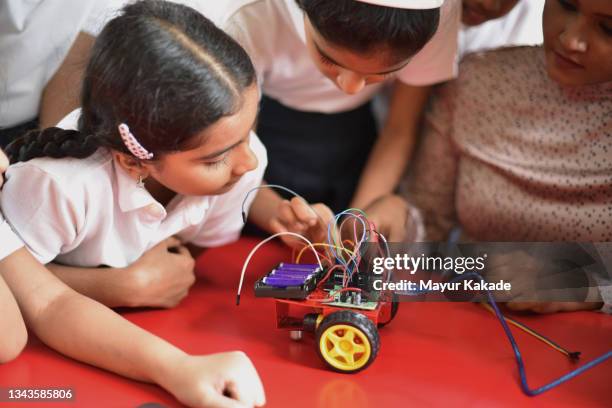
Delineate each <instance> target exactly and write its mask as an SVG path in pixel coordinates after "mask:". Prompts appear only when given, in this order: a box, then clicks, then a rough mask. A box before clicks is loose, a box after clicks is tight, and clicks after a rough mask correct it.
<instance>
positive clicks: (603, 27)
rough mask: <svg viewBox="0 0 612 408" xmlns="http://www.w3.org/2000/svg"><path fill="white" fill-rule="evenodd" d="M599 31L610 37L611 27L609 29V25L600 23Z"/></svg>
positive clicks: (611, 34)
mask: <svg viewBox="0 0 612 408" xmlns="http://www.w3.org/2000/svg"><path fill="white" fill-rule="evenodd" d="M601 30H602V31H603V32H604V34H605V35H607V36H609V37H612V27H610V26H609V25H606V24H603V23H602V24H601Z"/></svg>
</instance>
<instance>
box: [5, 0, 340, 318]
mask: <svg viewBox="0 0 612 408" xmlns="http://www.w3.org/2000/svg"><path fill="white" fill-rule="evenodd" d="M82 99H83V100H82V109H81V113H80V119H79V125H78V129H79V130H78V131H76V130H69V129H70V128H73V127H74V124H75V122H76V117H77V116H78V112H77V113H74V114H72V115H70V116H69V117H68V118H66V120H64V121H63V122H62V123H61V124H60V126H61V127H65V128H66V129H60V128H50V129H46V130H43V131H42V132H34V133H30V134H28V135H26V136H25V137H24V138H22V139H21V140H18V141H16V142H15V143H14V144H12V145H11V146H10V147H9V149H8V153H9V156H10V157H11V159H12V161H14V162H21V163H17V164H15V165H13V166H11V167H10V168H9V170H8V172H7V180H8V181H7V184H6V186H5V188H4V191H3V194H2V206H3V210H4V212H5V215H6V217H7V219H8V220H9V222H10V223H11V224H12V225H13V227H14V228H15V230H16V231H17V232H18V233H19V235H20V236H21V237H22V238H23V240H24V241H25V243H26V244H27V245H28V247H29V249H30V251H31V252H32V253H34V254H35V255H36V257H37V258H38V259H39V260H40V261H41V262H43V263H48V262H50V261H52V260H56V261H57V262H58V263H61V264H62V265H59V264H55V265H51V266H50V268H51V269H52V270H53V272H54V273H56V274H57V275H58V276H59V277H60V278H61V279H62V280H63V281H65V282H66V283H68V285H69V286H71V287H72V288H74V289H76V290H77V291H79V292H81V293H83V294H86V295H88V296H90V297H92V298H94V299H96V300H99V301H101V302H102V303H104V304H106V305H109V306H171V305H173V304H175V303H176V302H178V300H180V299H181V298H182V297H184V296H185V295H186V293H187V290H188V288H189V286H190V285H191V284H192V283H193V271H192V269H193V260H192V259H191V256H190V255H189V252H188V249H187V247H186V246H185V245H189V246H190V249H191V250H192V251H196V252H197V251H198V250H199V249H200V248H204V247H208V246H217V245H222V244H224V243H227V242H230V241H233V240H235V239H236V238H237V237H238V235H239V233H240V230H241V228H242V224H243V220H242V218H241V211H242V209H243V207H244V208H248V206H249V205H250V201H252V200H248V202H246V204H245V205H244V206H243V201H245V199H244V198H245V196H246V195H247V192H249V191H250V190H252V189H254V188H255V187H258V186H259V185H260V182H261V178H262V175H263V171H264V168H265V164H266V156H265V150H264V148H263V146H262V145H261V143H260V142H259V140H258V139H257V137H256V136H255V135H254V134H253V132H252V130H251V129H252V127H253V126H254V123H255V120H256V114H257V104H258V99H259V95H258V92H257V86H256V83H255V72H254V69H253V66H252V64H251V62H250V60H249V58H248V56H247V54H246V53H245V52H244V50H243V49H242V48H241V47H240V46H239V45H238V44H237V43H236V42H234V41H233V40H232V39H231V38H230V37H228V36H227V35H225V34H224V33H223V32H222V31H220V30H219V29H217V28H216V27H215V26H214V25H213V24H212V23H211V22H210V21H208V20H207V19H206V18H204V17H203V16H202V15H201V14H199V13H197V12H196V11H194V10H192V9H190V8H188V7H185V6H181V5H176V4H172V3H167V2H162V1H142V2H137V3H135V4H132V5H129V6H127V7H126V8H125V9H124V10H123V12H122V13H121V15H120V16H119V17H117V18H115V19H113V20H112V21H110V22H109V23H108V24H107V26H106V27H105V28H104V30H103V31H102V33H101V34H100V36H99V37H98V39H97V41H96V43H95V45H94V48H93V51H92V56H91V60H90V62H89V65H88V67H87V71H86V74H85V79H84V85H83V98H82ZM45 156H47V158H43V157H45ZM36 157H40V159H37V160H31V159H34V158H36ZM49 157H53V158H49ZM251 196H252V195H251ZM24 197H27V200H24ZM258 200H260V198H259V197H258ZM256 207H257V208H255V207H254V208H253V212H252V214H253V215H254V213H257V212H258V211H262V212H265V215H266V217H267V218H268V225H276V226H277V229H281V228H284V229H288V230H292V231H297V232H303V233H307V234H308V233H309V234H310V235H311V236H312V235H319V236H321V235H323V234H324V233H325V231H326V228H325V227H326V219H327V218H330V217H331V214H330V213H329V211H328V210H327V209H326V208H325V207H324V206H317V205H315V206H314V209H315V210H316V211H319V212H320V213H323V212H324V214H323V215H322V216H321V215H319V216H317V214H315V213H314V212H313V211H312V209H311V208H309V207H308V206H307V205H306V204H304V203H303V202H302V201H300V200H293V201H292V202H291V203H285V204H284V205H281V206H280V207H279V210H278V212H276V211H271V210H269V208H268V207H267V206H266V203H265V202H263V203H259V204H258V205H257V206H256ZM174 236H176V237H177V238H178V239H175V238H173V237H174ZM147 251H148V252H147ZM168 257H171V258H173V259H174V261H176V262H175V263H178V264H181V267H180V268H178V270H177V268H174V267H173V262H168V263H166V265H161V264H160V262H159V259H167V258H168ZM99 266H106V267H109V268H98V267H99Z"/></svg>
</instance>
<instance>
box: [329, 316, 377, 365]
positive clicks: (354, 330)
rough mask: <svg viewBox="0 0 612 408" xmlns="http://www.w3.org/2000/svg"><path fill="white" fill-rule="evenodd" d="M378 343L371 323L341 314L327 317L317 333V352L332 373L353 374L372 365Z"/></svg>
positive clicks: (358, 317) (359, 317)
mask: <svg viewBox="0 0 612 408" xmlns="http://www.w3.org/2000/svg"><path fill="white" fill-rule="evenodd" d="M379 347H380V340H379V337H378V331H377V329H376V326H375V325H374V323H372V322H371V321H370V320H369V319H368V318H367V317H365V316H364V315H362V314H359V313H356V312H353V311H350V310H345V311H340V312H334V313H332V314H330V315H328V316H327V317H326V318H325V319H323V321H322V322H321V324H320V325H319V328H318V329H317V350H318V352H319V355H320V356H321V358H322V359H323V361H324V362H325V363H326V364H327V365H329V366H330V367H331V368H332V369H333V370H335V371H339V372H344V373H354V372H357V371H359V370H363V369H364V368H366V367H367V366H368V365H369V364H371V363H372V361H374V359H375V358H376V354H378V349H379Z"/></svg>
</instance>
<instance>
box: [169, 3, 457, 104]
mask: <svg viewBox="0 0 612 408" xmlns="http://www.w3.org/2000/svg"><path fill="white" fill-rule="evenodd" d="M179 2H180V3H184V4H187V5H189V6H191V7H193V8H195V9H197V10H198V11H200V12H201V13H202V14H204V15H205V16H206V17H208V18H210V19H211V20H213V21H214V22H215V23H216V24H217V25H218V26H219V27H220V28H222V29H223V30H225V31H226V32H227V33H228V34H230V35H231V36H232V37H233V38H234V39H235V40H237V41H238V42H239V43H240V44H241V45H242V46H243V47H244V48H245V49H246V50H247V52H248V53H249V55H250V57H251V59H252V60H253V63H254V64H255V68H256V70H257V74H258V79H259V84H260V86H261V87H262V90H263V93H264V94H266V95H267V96H269V97H271V98H273V99H276V100H278V101H279V102H281V103H282V104H283V105H285V106H288V107H290V108H293V109H297V110H302V111H315V112H324V113H334V112H342V111H346V110H350V109H354V108H356V107H358V106H360V105H362V104H364V103H365V102H367V101H369V100H370V99H371V98H372V97H373V96H374V94H376V92H377V91H379V90H380V88H381V85H382V84H374V85H368V86H366V88H365V89H363V90H362V91H361V92H359V93H358V94H356V95H347V94H345V93H344V92H342V91H340V90H339V89H338V88H337V87H336V85H335V84H334V83H333V82H332V81H331V80H329V79H328V78H327V77H325V76H324V75H323V74H322V73H321V72H320V71H319V69H318V68H317V67H316V65H315V63H314V62H313V61H312V59H311V57H310V55H309V53H308V50H307V48H306V39H305V31H304V14H303V12H302V10H301V9H300V8H299V7H298V5H297V4H296V2H295V0H225V1H211V0H182V1H179ZM460 7H461V4H460V0H446V2H445V4H444V5H443V6H442V13H441V18H440V26H439V28H438V31H437V32H436V34H435V35H434V37H433V38H432V40H431V41H430V42H429V43H428V44H427V45H426V46H425V47H424V48H423V49H422V50H421V51H420V52H419V53H418V54H417V55H415V56H414V58H413V59H412V61H411V62H410V63H409V64H408V65H407V66H406V67H405V68H403V69H402V70H401V71H400V72H399V73H398V74H397V78H398V79H399V80H401V81H402V82H404V83H407V84H410V85H415V86H421V85H431V84H435V83H438V82H443V81H446V80H449V79H451V78H453V77H454V76H455V74H456V52H457V36H458V31H459V24H460Z"/></svg>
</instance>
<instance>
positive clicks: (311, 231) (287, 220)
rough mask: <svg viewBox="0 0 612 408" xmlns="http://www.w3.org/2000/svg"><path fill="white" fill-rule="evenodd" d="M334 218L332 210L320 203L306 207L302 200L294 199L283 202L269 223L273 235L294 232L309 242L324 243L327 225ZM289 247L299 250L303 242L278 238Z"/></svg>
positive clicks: (284, 236)
mask: <svg viewBox="0 0 612 408" xmlns="http://www.w3.org/2000/svg"><path fill="white" fill-rule="evenodd" d="M333 218H334V213H333V212H332V210H331V209H330V208H329V207H328V206H326V205H325V204H322V203H317V204H313V205H308V204H307V203H306V202H305V201H304V200H303V199H301V198H299V197H294V198H292V199H291V201H288V200H283V201H282V202H281V203H280V204H279V206H278V208H277V210H276V214H275V216H274V217H273V218H272V220H271V221H270V228H271V230H272V233H273V234H276V233H279V232H294V233H296V234H300V235H303V236H304V237H305V238H308V239H309V240H310V241H311V242H313V243H315V242H325V241H326V236H327V225H328V224H329V222H330V221H331V220H332V219H333ZM280 238H281V239H282V240H283V242H285V244H287V245H289V246H290V247H294V248H300V247H302V246H304V244H305V242H304V241H302V240H300V239H298V238H295V237H292V236H289V235H281V237H280Z"/></svg>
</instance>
